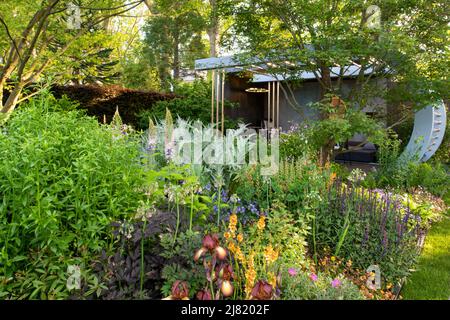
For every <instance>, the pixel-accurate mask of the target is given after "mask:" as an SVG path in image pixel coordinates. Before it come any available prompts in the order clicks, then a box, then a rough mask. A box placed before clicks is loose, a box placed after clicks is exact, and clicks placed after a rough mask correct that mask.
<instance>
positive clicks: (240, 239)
mask: <svg viewBox="0 0 450 320" xmlns="http://www.w3.org/2000/svg"><path fill="white" fill-rule="evenodd" d="M237 241H239V242H242V241H244V236H243V235H242V233H239V234H238V235H237Z"/></svg>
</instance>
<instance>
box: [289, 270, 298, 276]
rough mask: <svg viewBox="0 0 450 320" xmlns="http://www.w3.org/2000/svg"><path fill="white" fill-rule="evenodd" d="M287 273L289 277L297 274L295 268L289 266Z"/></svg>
mask: <svg viewBox="0 0 450 320" xmlns="http://www.w3.org/2000/svg"><path fill="white" fill-rule="evenodd" d="M288 273H289V275H290V276H291V277H295V276H296V275H297V270H296V269H295V268H289V270H288Z"/></svg>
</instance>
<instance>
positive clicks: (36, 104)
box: [0, 96, 142, 298]
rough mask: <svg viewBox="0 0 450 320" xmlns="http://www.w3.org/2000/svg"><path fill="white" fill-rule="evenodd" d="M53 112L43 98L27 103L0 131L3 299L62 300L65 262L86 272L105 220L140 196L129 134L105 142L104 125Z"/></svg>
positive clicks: (104, 243)
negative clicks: (79, 266)
mask: <svg viewBox="0 0 450 320" xmlns="http://www.w3.org/2000/svg"><path fill="white" fill-rule="evenodd" d="M66 102H67V101H65V102H64V101H63V103H62V104H64V103H66ZM59 108H60V105H59V102H58V101H56V100H54V99H53V98H51V97H48V96H43V97H39V98H38V99H36V100H32V101H31V102H30V103H28V104H27V105H24V106H22V107H21V108H20V109H19V110H17V111H16V112H15V113H14V114H13V116H12V118H11V119H10V120H9V122H8V123H7V125H6V127H5V128H4V129H3V132H2V133H1V134H0V198H1V199H2V201H1V205H0V247H1V256H0V277H1V279H0V282H2V283H3V284H2V286H1V288H2V289H1V290H0V291H1V292H0V294H1V295H3V296H7V297H10V298H37V297H40V298H65V297H67V296H68V290H67V288H66V280H67V277H68V274H67V272H66V270H67V267H68V265H71V264H74V265H82V266H83V267H84V268H86V269H87V270H88V269H89V268H90V267H91V265H90V262H91V259H92V257H93V256H94V255H95V254H96V253H98V252H99V251H100V249H102V248H104V249H107V248H108V247H109V244H110V242H111V237H110V236H109V234H110V232H109V224H110V222H111V221H113V220H118V219H122V218H125V217H127V215H129V214H130V213H133V212H134V211H136V209H137V207H138V205H139V201H140V200H141V199H142V195H141V192H140V190H139V188H140V186H141V183H142V174H141V172H142V171H141V166H140V164H139V161H138V155H139V153H138V152H139V151H138V145H137V143H136V142H134V141H133V139H132V137H126V136H124V137H123V138H122V139H113V134H112V132H111V129H110V128H109V127H106V126H105V127H102V126H100V125H99V124H98V123H97V121H95V119H93V118H89V117H86V116H83V115H81V114H80V112H79V111H65V112H61V111H55V110H57V109H59ZM50 261H51V263H50ZM86 269H84V270H82V273H83V274H84V273H85V272H87V270H86ZM92 281H95V280H93V279H92Z"/></svg>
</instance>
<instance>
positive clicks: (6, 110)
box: [0, 83, 24, 121]
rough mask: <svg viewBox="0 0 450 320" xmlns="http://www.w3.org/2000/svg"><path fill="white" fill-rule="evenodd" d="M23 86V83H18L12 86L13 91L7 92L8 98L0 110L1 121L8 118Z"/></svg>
mask: <svg viewBox="0 0 450 320" xmlns="http://www.w3.org/2000/svg"><path fill="white" fill-rule="evenodd" d="M23 87H24V84H23V83H18V84H16V86H15V87H14V89H13V91H11V93H10V94H9V96H8V99H7V100H6V102H5V105H4V106H3V108H2V109H1V111H0V112H1V113H2V114H1V116H2V117H1V118H2V119H1V120H2V121H6V120H8V118H9V116H10V115H11V113H12V112H13V111H14V109H15V108H16V105H17V101H18V100H19V98H20V95H21V94H22V90H23Z"/></svg>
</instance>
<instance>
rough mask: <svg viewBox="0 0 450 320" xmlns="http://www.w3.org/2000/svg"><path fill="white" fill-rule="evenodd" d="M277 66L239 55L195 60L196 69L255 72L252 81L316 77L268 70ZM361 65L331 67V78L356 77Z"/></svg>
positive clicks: (365, 71) (307, 72) (283, 62)
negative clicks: (275, 72) (286, 74)
mask: <svg viewBox="0 0 450 320" xmlns="http://www.w3.org/2000/svg"><path fill="white" fill-rule="evenodd" d="M276 64H277V65H280V64H284V65H285V66H286V67H293V66H295V65H298V66H300V65H302V63H301V62H295V63H294V62H291V61H287V60H286V61H281V62H276ZM273 66H276V65H275V63H272V62H270V61H269V60H262V59H259V58H246V59H243V58H240V57H239V56H237V55H236V56H225V57H211V58H205V59H198V60H195V70H198V71H207V70H223V71H225V72H226V73H239V72H243V71H249V72H251V73H253V80H252V82H271V81H286V80H293V79H302V80H308V79H316V76H315V74H314V72H312V71H299V72H298V74H297V75H295V74H290V75H289V77H288V78H287V77H285V76H283V75H281V74H271V73H270V72H269V71H268V70H269V69H270V68H271V67H273ZM360 70H361V66H360V65H358V64H357V63H354V62H351V64H349V65H348V66H343V67H342V66H335V67H332V68H331V69H330V72H331V78H337V77H355V76H357V75H358V74H359V72H360ZM372 72H373V68H366V69H365V70H364V75H368V74H371V73H372Z"/></svg>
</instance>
